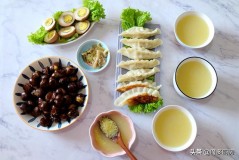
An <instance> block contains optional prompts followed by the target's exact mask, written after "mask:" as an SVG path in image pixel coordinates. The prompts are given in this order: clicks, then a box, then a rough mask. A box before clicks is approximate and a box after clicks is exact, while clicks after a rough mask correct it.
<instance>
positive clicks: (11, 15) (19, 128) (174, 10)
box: [0, 0, 239, 160]
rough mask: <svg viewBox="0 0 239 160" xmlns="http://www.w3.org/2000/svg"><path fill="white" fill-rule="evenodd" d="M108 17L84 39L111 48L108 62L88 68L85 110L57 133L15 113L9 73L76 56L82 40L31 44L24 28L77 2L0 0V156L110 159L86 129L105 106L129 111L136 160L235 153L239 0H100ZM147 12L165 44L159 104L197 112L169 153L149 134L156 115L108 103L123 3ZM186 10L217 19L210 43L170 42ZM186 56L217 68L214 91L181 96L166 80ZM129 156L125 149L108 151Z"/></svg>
mask: <svg viewBox="0 0 239 160" xmlns="http://www.w3.org/2000/svg"><path fill="white" fill-rule="evenodd" d="M101 2H102V3H103V5H104V7H105V9H106V14H107V18H106V19H105V20H103V21H101V22H100V23H98V24H97V25H96V26H95V28H94V29H93V30H92V31H91V33H89V34H88V35H87V36H85V38H84V40H88V39H92V38H96V39H100V40H102V41H104V42H105V43H106V44H107V45H108V46H109V48H110V50H111V55H112V59H111V62H110V65H109V66H108V68H107V69H105V70H104V71H103V72H100V73H97V74H90V73H86V75H87V77H88V80H89V83H90V91H91V97H90V100H89V104H88V106H87V109H86V111H85V113H84V114H83V117H82V118H80V120H78V122H76V123H75V124H74V125H73V126H71V127H69V128H67V129H65V130H62V131H60V132H55V133H48V132H42V131H38V130H34V129H32V128H30V127H28V126H27V125H26V124H25V123H23V122H22V121H21V120H20V118H19V117H18V116H17V114H16V113H15V110H14V106H13V102H12V92H13V86H14V83H15V80H16V78H17V76H18V74H19V73H20V71H21V70H22V69H23V67H25V66H27V65H28V64H29V63H30V62H32V61H34V60H36V59H37V58H40V57H43V56H48V55H56V56H64V57H67V58H70V59H71V60H73V61H75V62H76V50H77V47H78V46H79V44H80V43H82V42H83V41H84V40H82V41H78V42H76V43H73V44H71V45H69V46H63V47H45V46H34V45H31V44H30V43H28V42H27V38H26V36H27V34H29V32H31V31H34V30H35V29H36V28H37V27H38V26H39V25H40V23H41V21H42V20H44V18H46V17H47V16H49V15H51V14H52V13H53V12H54V11H56V10H67V9H70V8H73V7H77V6H80V4H81V1H80V0H79V1H73V0H68V1H59V0H52V1H46V0H44V1H28V0H21V1H17V0H3V1H1V4H0V25H1V26H0V160H18V159H19V160H30V159H34V160H43V159H47V160H48V159H49V160H61V159H65V160H74V159H84V160H100V159H109V158H105V157H103V156H101V155H100V154H99V153H98V152H95V151H94V150H93V149H92V147H91V145H90V139H89V135H88V130H89V126H90V124H91V123H92V121H93V119H94V118H95V116H96V115H97V114H99V113H100V112H103V111H108V110H111V109H116V110H119V111H121V112H123V113H125V114H127V115H128V116H130V117H131V118H132V120H133V122H134V125H135V129H136V133H137V138H136V141H135V143H134V145H133V147H132V151H133V152H134V153H135V155H136V156H137V157H138V158H139V159H140V160H155V159H162V160H176V159H177V160H190V159H199V160H205V159H206V160H217V159H219V160H221V159H223V160H232V159H234V160H238V159H239V30H238V28H239V1H238V0H228V1H223V0H218V1H213V0H201V1H199V0H169V1H162V0H161V1H160V0H154V1H152V2H149V1H147V0H137V1H136V0H121V1H114V2H112V1H111V0H104V1H103V0H101ZM129 6H131V7H133V8H139V9H141V10H145V11H150V12H151V15H152V18H153V20H152V22H153V23H160V24H161V27H162V28H161V29H162V39H163V41H164V45H163V47H162V48H161V52H162V53H163V59H162V62H161V72H160V77H161V78H160V82H161V84H162V85H163V87H162V89H161V94H162V97H163V98H164V105H168V104H177V105H181V106H184V107H185V108H187V109H188V110H189V111H190V112H191V113H192V114H193V116H194V117H195V119H196V122H197V126H198V133H197V138H196V140H195V142H194V143H193V145H192V146H191V147H189V148H188V149H187V150H185V151H182V152H178V153H171V152H168V151H165V150H163V149H162V148H160V147H159V146H158V145H157V144H156V142H155V141H154V139H153V136H152V134H151V121H152V117H153V115H154V114H150V115H137V114H133V113H131V112H130V111H128V109H127V108H115V107H114V106H113V94H114V83H115V82H114V74H115V55H116V51H117V34H118V24H119V20H120V19H119V16H120V13H121V10H122V9H123V8H126V7H129ZM187 10H197V11H201V12H204V13H205V14H207V15H208V16H209V17H210V18H211V19H212V21H213V23H214V25H215V31H216V33H215V37H214V40H213V42H212V43H211V44H210V45H209V46H208V47H206V48H204V49H199V50H192V49H186V48H184V47H181V46H179V45H178V44H177V43H176V42H175V38H174V33H173V25H174V21H175V18H176V17H177V16H178V15H179V14H180V13H182V12H183V11H187ZM189 56H200V57H203V58H206V59H207V60H209V61H210V62H211V63H212V64H213V65H214V67H215V68H216V70H217V74H218V78H219V82H218V86H217V89H216V91H215V93H214V94H213V95H212V96H211V97H209V98H207V99H205V100H201V101H192V100H188V99H185V98H182V97H180V96H179V95H177V93H176V92H175V90H174V88H173V85H172V77H173V72H174V70H175V68H176V66H177V64H178V63H179V62H180V61H181V60H182V59H184V58H186V57H189ZM191 149H195V150H196V149H202V150H203V151H207V149H209V150H211V149H216V150H218V149H231V150H233V151H234V155H233V156H227V155H214V156H213V155H210V156H208V155H205V154H204V155H203V154H202V155H191V154H190V151H191ZM112 159H115V160H120V159H127V157H126V156H120V157H115V158H112Z"/></svg>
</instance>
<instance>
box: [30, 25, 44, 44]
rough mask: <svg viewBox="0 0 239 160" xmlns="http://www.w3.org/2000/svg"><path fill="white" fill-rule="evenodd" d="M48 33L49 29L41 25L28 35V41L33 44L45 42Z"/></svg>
mask: <svg viewBox="0 0 239 160" xmlns="http://www.w3.org/2000/svg"><path fill="white" fill-rule="evenodd" d="M46 34H47V31H46V30H45V28H44V27H43V26H41V27H40V28H39V29H38V30H37V31H36V32H34V33H31V34H30V35H28V36H27V38H28V41H29V42H31V43H33V44H45V42H44V37H45V35H46Z"/></svg>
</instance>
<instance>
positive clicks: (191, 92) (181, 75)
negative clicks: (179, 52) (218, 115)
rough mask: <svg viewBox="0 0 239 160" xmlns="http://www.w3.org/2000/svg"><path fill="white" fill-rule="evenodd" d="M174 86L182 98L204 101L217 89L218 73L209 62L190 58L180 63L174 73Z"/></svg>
mask: <svg viewBox="0 0 239 160" xmlns="http://www.w3.org/2000/svg"><path fill="white" fill-rule="evenodd" d="M173 85H174V88H175V90H176V92H177V93H178V94H179V95H180V96H182V97H187V98H190V99H203V98H206V97H208V96H210V95H211V94H212V93H213V92H214V90H215V89H216V86H217V73H216V70H215V69H214V67H213V66H212V64H211V63H209V62H208V61H207V60H205V59H203V58H201V57H189V58H186V59H184V60H183V61H181V62H180V63H179V65H178V67H177V69H176V71H175V73H174V77H173Z"/></svg>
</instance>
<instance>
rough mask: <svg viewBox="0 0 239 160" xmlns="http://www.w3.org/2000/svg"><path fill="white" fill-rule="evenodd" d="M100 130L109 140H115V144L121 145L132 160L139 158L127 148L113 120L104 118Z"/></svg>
mask: <svg viewBox="0 0 239 160" xmlns="http://www.w3.org/2000/svg"><path fill="white" fill-rule="evenodd" d="M106 123H107V124H106ZM100 129H101V131H102V132H103V133H104V134H105V136H106V137H107V138H109V139H111V140H113V141H114V142H115V143H117V144H118V145H120V147H121V148H122V149H123V150H124V151H125V152H126V154H127V155H128V157H129V158H130V159H131V160H137V158H136V157H135V156H134V155H133V153H132V152H131V151H130V150H129V149H128V147H126V146H125V144H124V142H123V140H122V137H121V134H120V131H119V128H118V126H117V124H116V123H115V122H114V121H113V120H111V119H110V118H108V117H103V118H102V120H101V121H100ZM109 132H112V133H109Z"/></svg>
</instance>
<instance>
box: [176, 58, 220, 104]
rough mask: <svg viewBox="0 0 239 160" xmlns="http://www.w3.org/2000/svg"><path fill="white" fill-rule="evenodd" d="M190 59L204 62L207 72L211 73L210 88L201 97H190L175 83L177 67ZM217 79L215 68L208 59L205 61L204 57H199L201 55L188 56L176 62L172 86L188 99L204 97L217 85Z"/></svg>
mask: <svg viewBox="0 0 239 160" xmlns="http://www.w3.org/2000/svg"><path fill="white" fill-rule="evenodd" d="M190 61H197V62H200V63H202V64H204V65H205V66H206V67H207V69H208V70H209V72H210V73H211V76H212V85H211V87H210V89H209V90H208V92H207V93H206V94H205V95H204V96H202V97H191V96H189V95H187V94H185V93H184V92H183V91H182V90H181V89H180V87H179V86H178V84H177V80H176V74H177V71H178V69H179V67H180V66H181V65H183V64H184V63H187V62H190ZM217 81H218V79H217V72H216V70H215V68H214V67H213V66H212V64H211V63H210V62H209V61H207V60H206V59H204V58H201V57H188V58H186V59H184V60H182V61H181V62H180V63H179V64H178V66H177V69H176V71H175V72H174V75H173V86H174V89H175V90H176V92H177V93H178V94H179V95H180V96H182V97H185V98H189V99H196V100H199V99H204V98H207V97H209V96H210V95H211V94H212V93H213V92H214V91H215V89H216V87H217Z"/></svg>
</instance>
